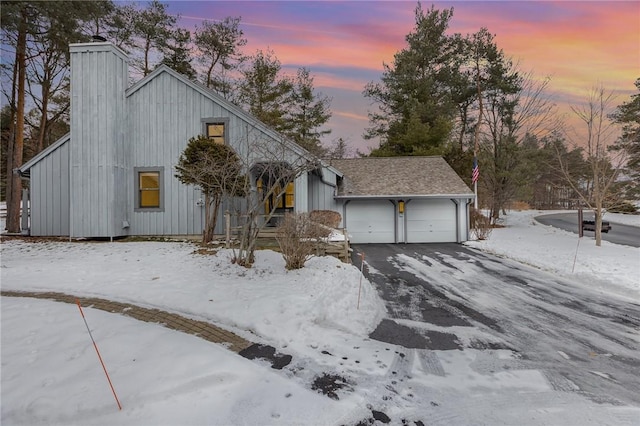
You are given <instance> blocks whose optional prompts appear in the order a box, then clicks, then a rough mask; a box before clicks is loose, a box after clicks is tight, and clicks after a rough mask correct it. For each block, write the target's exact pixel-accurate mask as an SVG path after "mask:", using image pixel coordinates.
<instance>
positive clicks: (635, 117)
mask: <svg viewBox="0 0 640 426" xmlns="http://www.w3.org/2000/svg"><path fill="white" fill-rule="evenodd" d="M635 86H636V89H637V90H638V93H635V94H633V95H631V100H630V101H627V102H624V103H622V104H621V105H619V106H618V107H617V109H616V111H615V112H614V113H613V114H612V118H613V119H614V120H615V122H616V123H618V124H620V125H621V126H622V135H621V137H620V139H618V141H617V142H616V144H615V145H614V146H612V149H614V150H617V151H623V152H625V153H626V165H625V168H624V172H625V174H626V175H627V177H628V179H629V181H628V188H627V191H626V192H627V194H626V195H627V197H628V198H635V199H638V198H640V78H638V79H637V80H636V81H635Z"/></svg>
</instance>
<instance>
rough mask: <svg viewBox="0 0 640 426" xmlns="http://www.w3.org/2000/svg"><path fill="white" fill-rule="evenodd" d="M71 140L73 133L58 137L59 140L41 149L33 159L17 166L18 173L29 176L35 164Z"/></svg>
mask: <svg viewBox="0 0 640 426" xmlns="http://www.w3.org/2000/svg"><path fill="white" fill-rule="evenodd" d="M70 140H71V133H67V134H66V135H64V136H63V137H61V138H60V139H58V140H57V141H55V142H54V143H52V144H51V145H49V146H48V147H46V148H45V149H43V150H42V151H40V152H39V153H38V154H37V155H35V156H34V157H33V158H32V159H31V160H29V161H27V162H26V163H24V164H23V165H22V166H20V167H18V168H17V170H18V173H20V175H21V176H29V170H30V169H31V168H32V167H33V166H34V165H36V164H37V163H39V162H40V161H41V160H42V159H43V158H45V157H46V156H47V155H49V154H51V153H52V152H53V151H55V150H56V149H58V148H60V147H61V146H62V145H64V144H66V143H67V142H69V141H70Z"/></svg>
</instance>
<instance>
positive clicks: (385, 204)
mask: <svg viewBox="0 0 640 426" xmlns="http://www.w3.org/2000/svg"><path fill="white" fill-rule="evenodd" d="M394 216H395V206H394V205H393V204H392V203H391V202H390V201H388V200H368V201H359V200H351V201H349V202H348V203H347V204H346V213H345V219H346V228H347V232H348V233H349V236H350V240H351V242H352V243H356V244H368V243H394V242H395V225H394V224H395V221H394Z"/></svg>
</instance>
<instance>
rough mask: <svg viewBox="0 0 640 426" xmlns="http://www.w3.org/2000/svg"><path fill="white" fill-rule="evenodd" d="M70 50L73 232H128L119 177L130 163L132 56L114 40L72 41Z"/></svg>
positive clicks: (88, 234) (80, 234)
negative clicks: (127, 95) (127, 117)
mask: <svg viewBox="0 0 640 426" xmlns="http://www.w3.org/2000/svg"><path fill="white" fill-rule="evenodd" d="M70 50H71V58H72V60H71V135H72V140H71V145H70V153H69V154H70V156H69V160H70V187H71V188H72V191H71V193H70V205H71V210H70V216H71V220H70V234H71V236H72V237H114V236H119V235H126V232H127V230H126V229H123V228H122V226H121V223H122V221H123V220H125V219H126V214H127V208H126V205H124V204H123V203H121V202H117V201H116V199H117V198H118V197H119V196H120V194H121V191H122V188H119V187H117V186H116V180H118V181H120V180H121V176H120V175H121V173H122V172H121V171H119V170H122V169H126V168H127V167H128V164H127V158H128V155H127V149H126V147H125V146H124V145H123V142H124V139H123V136H124V130H125V129H124V125H123V123H124V112H125V104H124V92H125V89H126V87H127V83H128V71H127V62H126V61H127V59H126V56H125V55H124V53H123V52H121V51H120V50H118V49H117V48H115V47H114V46H112V45H110V44H108V43H105V44H98V45H96V44H78V45H71V48H70ZM117 175H118V178H116V176H117ZM118 184H120V182H118ZM116 223H118V224H119V226H116Z"/></svg>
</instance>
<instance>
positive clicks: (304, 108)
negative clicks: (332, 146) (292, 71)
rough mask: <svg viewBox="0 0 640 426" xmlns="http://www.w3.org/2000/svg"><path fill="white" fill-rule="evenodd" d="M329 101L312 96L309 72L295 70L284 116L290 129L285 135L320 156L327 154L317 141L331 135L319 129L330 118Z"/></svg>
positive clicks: (318, 95) (323, 97)
mask: <svg viewBox="0 0 640 426" xmlns="http://www.w3.org/2000/svg"><path fill="white" fill-rule="evenodd" d="M330 102H331V100H330V99H329V98H328V97H326V96H323V95H321V94H316V93H314V87H313V77H312V76H311V75H310V73H309V70H308V69H307V68H300V69H298V74H297V76H296V79H295V81H294V84H293V86H292V88H291V94H290V99H289V108H288V111H287V116H288V121H289V123H290V126H291V129H290V130H289V131H288V132H287V135H288V136H289V137H291V138H292V139H293V140H294V141H295V142H296V143H297V144H298V145H300V146H302V147H303V148H305V149H306V150H308V151H309V152H311V153H313V154H315V155H317V156H319V157H321V156H323V155H324V153H325V151H326V150H325V149H324V148H323V147H322V144H321V142H320V138H321V137H322V136H324V135H328V134H329V133H331V130H327V129H321V127H322V126H323V125H324V124H326V123H327V121H329V118H331V112H330V111H329V104H330Z"/></svg>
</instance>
